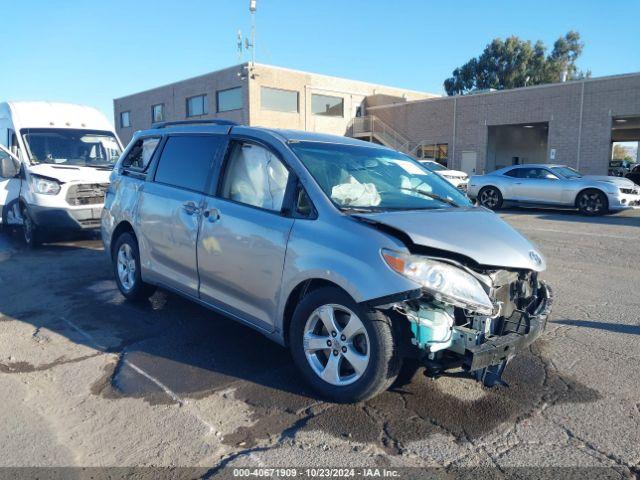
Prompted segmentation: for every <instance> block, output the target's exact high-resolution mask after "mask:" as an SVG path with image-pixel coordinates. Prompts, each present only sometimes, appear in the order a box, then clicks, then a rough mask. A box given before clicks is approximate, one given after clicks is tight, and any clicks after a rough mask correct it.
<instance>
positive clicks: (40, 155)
mask: <svg viewBox="0 0 640 480" xmlns="http://www.w3.org/2000/svg"><path fill="white" fill-rule="evenodd" d="M20 133H21V134H22V136H23V138H24V143H25V145H26V148H27V152H28V154H29V159H30V160H31V163H50V164H55V165H69V166H76V167H78V166H80V167H108V168H112V167H113V165H114V164H115V162H116V161H117V160H118V157H119V156H120V153H122V152H121V151H120V147H119V146H118V142H117V141H116V138H115V136H114V135H113V133H111V132H105V131H101V130H74V129H70V128H26V129H22V130H21V131H20Z"/></svg>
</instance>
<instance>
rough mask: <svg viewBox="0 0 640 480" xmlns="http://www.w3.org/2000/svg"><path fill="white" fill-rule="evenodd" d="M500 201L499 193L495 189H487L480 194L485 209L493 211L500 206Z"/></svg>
mask: <svg viewBox="0 0 640 480" xmlns="http://www.w3.org/2000/svg"><path fill="white" fill-rule="evenodd" d="M499 201H500V198H499V197H498V192H497V190H496V189H494V188H487V189H485V190H483V191H482V193H481V194H480V204H482V205H484V206H485V207H488V208H491V209H493V208H495V207H496V205H498V202H499Z"/></svg>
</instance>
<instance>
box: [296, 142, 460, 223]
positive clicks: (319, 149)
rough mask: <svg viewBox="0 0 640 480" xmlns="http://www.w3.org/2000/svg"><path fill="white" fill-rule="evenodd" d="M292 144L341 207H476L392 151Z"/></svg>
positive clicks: (451, 188)
mask: <svg viewBox="0 0 640 480" xmlns="http://www.w3.org/2000/svg"><path fill="white" fill-rule="evenodd" d="M290 146H291V149H292V150H293V151H294V152H295V153H296V155H297V156H298V158H300V160H301V161H302V163H303V164H304V165H305V167H306V168H307V169H308V170H309V172H310V173H311V175H313V177H314V178H315V180H316V181H317V182H318V184H319V185H320V187H321V188H322V190H323V191H324V193H325V194H326V195H327V196H328V197H329V198H330V199H331V201H332V202H333V203H334V204H335V205H336V206H337V207H338V208H340V209H341V210H366V211H381V210H422V209H433V208H453V207H469V206H471V205H472V204H471V201H470V200H469V199H468V198H467V197H466V196H465V195H464V194H462V193H460V192H459V191H458V190H457V189H456V188H455V187H453V186H452V185H451V184H450V183H449V182H447V181H446V180H444V179H442V178H441V177H440V176H439V175H437V174H435V173H433V172H431V171H430V170H428V169H427V168H425V167H424V166H423V165H421V164H420V163H418V162H417V161H416V160H414V159H413V158H411V157H408V156H407V155H404V154H402V153H399V152H396V151H393V150H389V149H382V148H374V147H367V146H355V145H340V144H330V143H320V142H296V143H292V144H291V145H290Z"/></svg>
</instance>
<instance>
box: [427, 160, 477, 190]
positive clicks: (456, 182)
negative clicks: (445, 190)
mask: <svg viewBox="0 0 640 480" xmlns="http://www.w3.org/2000/svg"><path fill="white" fill-rule="evenodd" d="M418 161H419V162H420V163H421V164H422V165H424V166H425V167H427V168H428V169H429V170H431V171H432V172H435V173H437V174H438V175H440V176H441V177H442V178H444V179H445V180H446V181H448V182H449V183H450V184H451V185H453V186H454V187H456V188H457V189H458V190H462V191H463V192H466V191H467V186H468V184H469V175H467V174H466V173H464V172H461V171H459V170H450V169H448V168H447V167H445V166H444V165H442V164H440V163H438V162H434V161H433V160H418Z"/></svg>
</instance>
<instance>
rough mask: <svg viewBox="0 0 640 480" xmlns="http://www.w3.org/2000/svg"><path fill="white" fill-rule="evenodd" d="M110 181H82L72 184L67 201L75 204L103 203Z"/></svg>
mask: <svg viewBox="0 0 640 480" xmlns="http://www.w3.org/2000/svg"><path fill="white" fill-rule="evenodd" d="M107 187H109V184H108V183H82V184H79V185H71V186H70V187H69V191H68V192H67V203H68V204H69V205H73V206H80V205H101V204H103V203H104V197H105V195H106V193H107Z"/></svg>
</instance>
